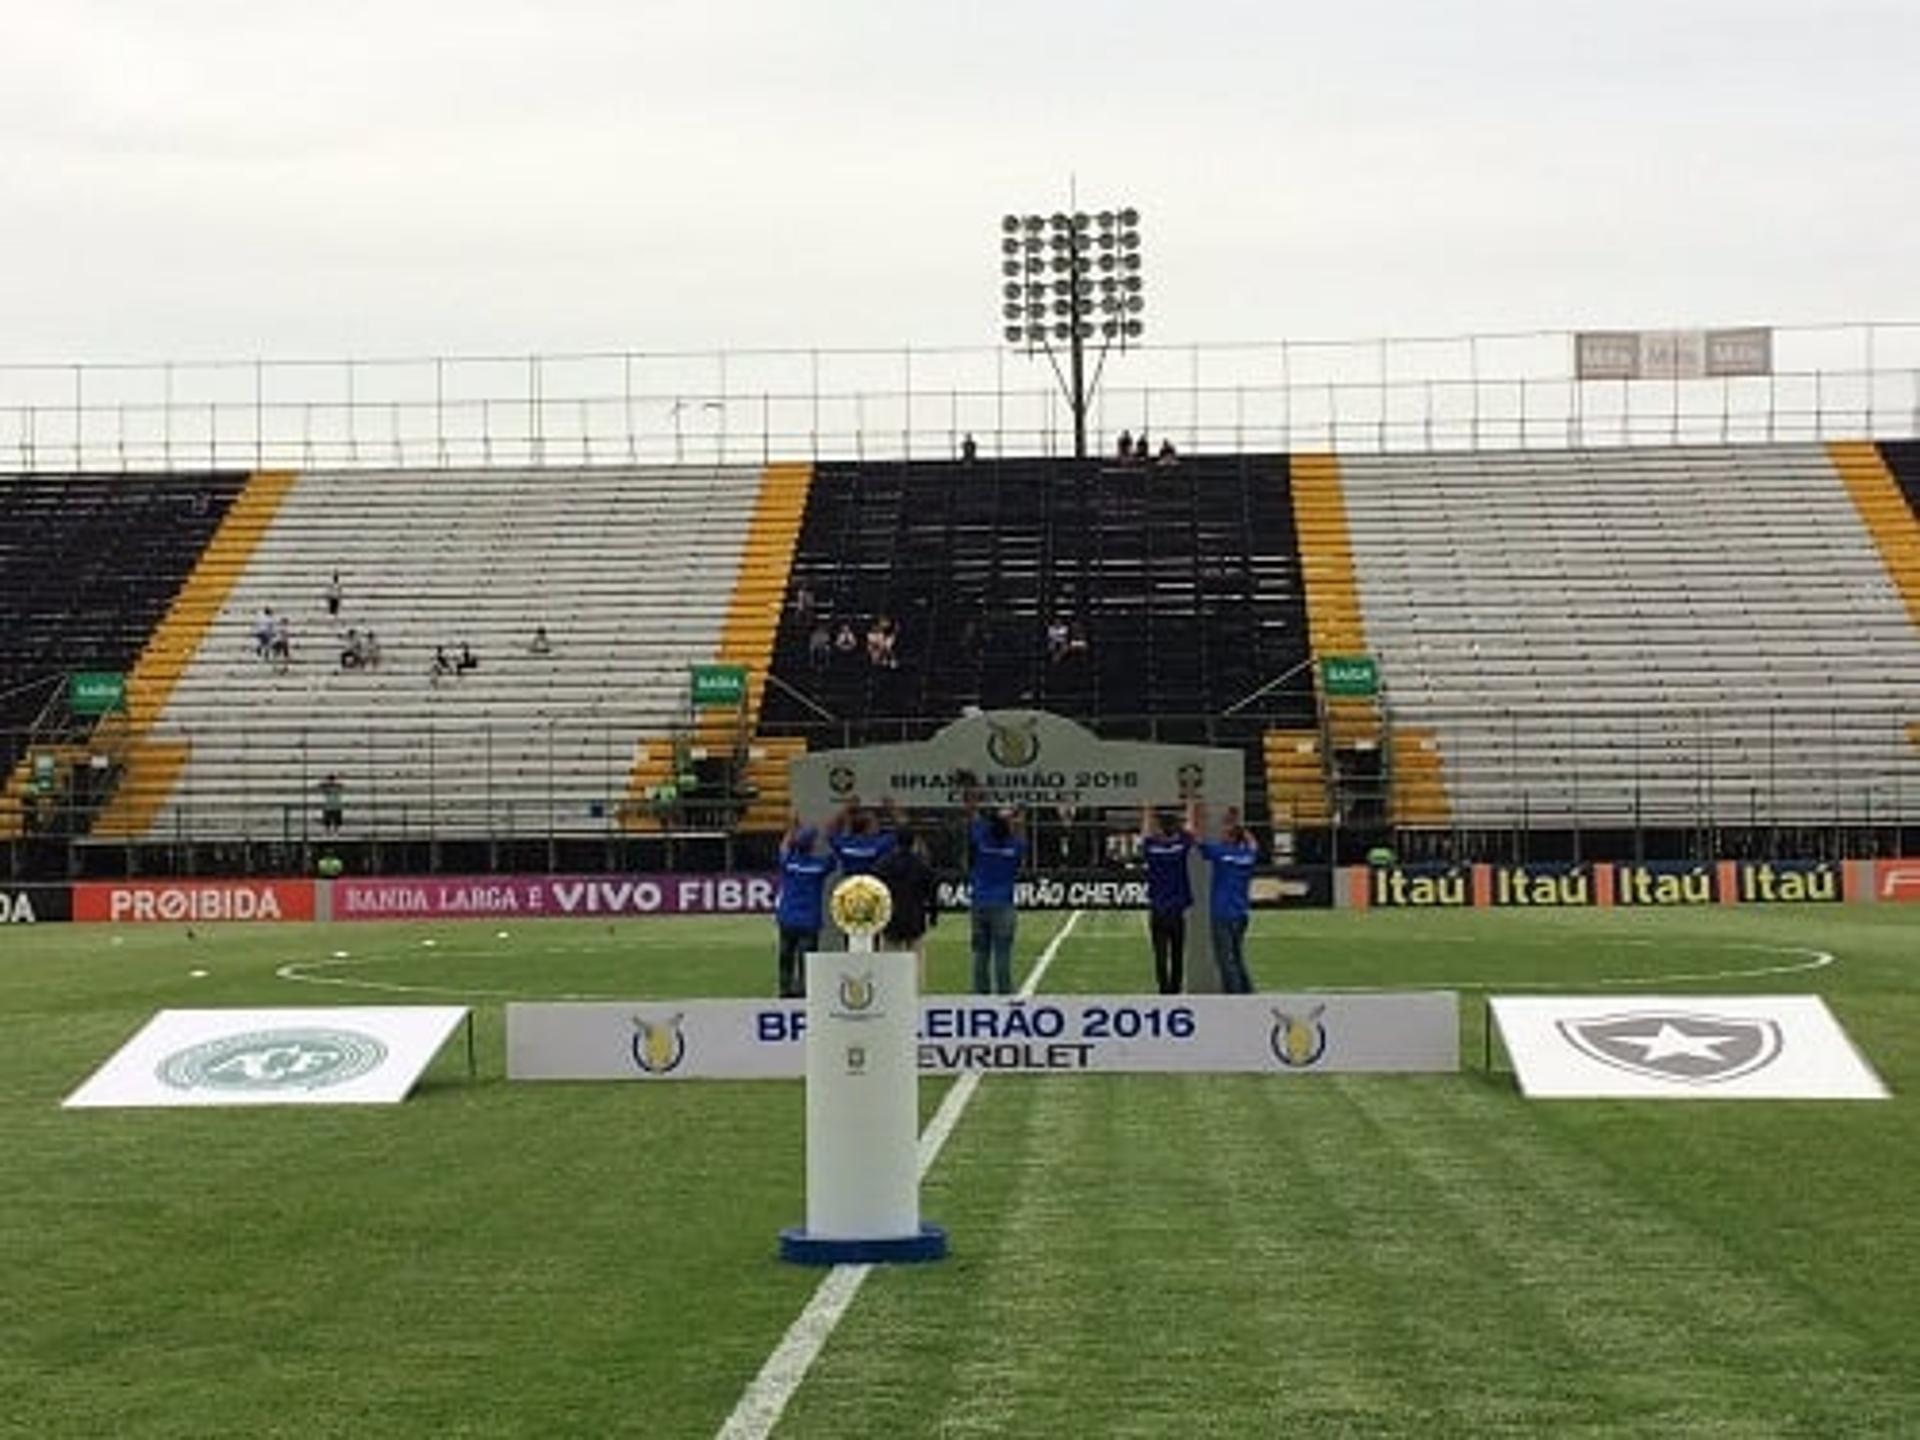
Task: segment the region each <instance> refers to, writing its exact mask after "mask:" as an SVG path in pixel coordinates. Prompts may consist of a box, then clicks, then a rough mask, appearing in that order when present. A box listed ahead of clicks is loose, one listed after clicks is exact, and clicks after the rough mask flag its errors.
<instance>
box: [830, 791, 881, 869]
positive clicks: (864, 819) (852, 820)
mask: <svg viewBox="0 0 1920 1440" xmlns="http://www.w3.org/2000/svg"><path fill="white" fill-rule="evenodd" d="M893 830H894V811H893V801H892V800H891V799H887V800H883V801H881V803H880V815H879V817H878V818H877V819H876V818H875V816H874V813H873V812H872V811H871V810H867V809H864V808H863V807H862V806H861V804H860V799H859V797H858V796H855V797H854V798H853V799H851V800H849V801H848V802H847V803H846V805H845V806H844V807H842V809H841V811H840V813H839V814H838V815H836V816H834V817H833V823H832V824H831V825H829V826H828V827H827V845H828V847H829V848H830V849H831V850H832V851H833V858H834V859H835V860H837V861H839V862H840V869H841V872H842V873H843V874H847V875H865V874H867V873H868V872H869V871H870V870H872V869H873V867H874V865H875V864H876V863H877V862H878V861H879V859H880V857H881V856H882V855H884V854H886V853H887V852H888V851H889V850H891V849H892V848H893V846H894V838H893Z"/></svg>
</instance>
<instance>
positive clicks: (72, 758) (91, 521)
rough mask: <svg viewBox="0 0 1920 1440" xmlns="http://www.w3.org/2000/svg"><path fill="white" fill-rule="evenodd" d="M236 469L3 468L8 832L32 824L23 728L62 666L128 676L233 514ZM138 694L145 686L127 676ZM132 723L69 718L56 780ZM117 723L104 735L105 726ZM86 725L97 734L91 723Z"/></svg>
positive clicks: (3, 817)
mask: <svg viewBox="0 0 1920 1440" xmlns="http://www.w3.org/2000/svg"><path fill="white" fill-rule="evenodd" d="M243 479H244V477H243V476H240V475H237V474H176V475H164V476H160V475H6V476H0V516H4V524H0V613H4V614H5V615H6V616H7V623H6V625H5V626H4V627H0V776H5V777H6V779H5V783H4V785H0V839H11V838H13V837H15V836H18V835H20V834H21V833H22V831H23V829H24V828H25V820H26V811H25V807H26V803H27V800H28V797H29V794H30V793H31V784H32V776H31V766H30V761H29V759H28V758H27V757H26V756H25V755H24V750H25V746H26V736H27V733H28V729H29V727H30V726H31V725H32V724H33V722H34V720H35V718H36V717H37V716H38V715H40V714H41V712H42V708H43V706H45V705H46V704H47V702H48V701H49V699H50V698H51V697H53V696H54V694H55V692H56V690H57V688H58V680H59V679H60V678H61V677H64V676H66V675H69V674H72V673H74V672H77V671H98V672H108V673H113V674H119V675H125V674H126V673H127V672H128V670H129V669H130V668H136V667H134V662H135V658H136V657H137V656H138V655H139V654H140V653H141V649H142V646H143V645H146V644H147V643H148V640H149V636H150V634H151V633H152V631H153V629H154V626H155V624H156V623H157V622H159V621H160V620H161V617H162V615H163V614H164V613H165V612H166V611H167V608H168V605H169V603H170V602H172V603H175V604H177V603H178V600H177V596H176V592H177V591H179V589H180V586H181V583H182V581H183V579H184V578H185V577H186V576H187V575H188V573H189V572H190V571H191V570H192V569H193V567H194V564H195V560H196V557H198V556H200V555H201V553H202V551H203V549H204V547H205V546H206V545H207V544H208V541H209V537H211V536H213V535H214V534H215V532H216V530H217V528H218V527H220V526H221V525H222V524H223V523H224V520H225V518H226V516H227V514H228V507H229V506H230V505H232V503H233V501H234V497H235V496H236V495H237V494H238V493H239V492H240V490H241V486H242V482H243ZM128 693H129V696H130V698H131V697H134V696H137V694H138V693H139V692H138V690H137V688H136V687H135V686H134V685H133V684H131V683H129V687H128ZM123 723H124V722H122V721H121V720H120V719H118V718H117V717H109V718H107V719H106V720H103V721H101V722H99V723H98V724H96V723H95V722H94V721H92V720H90V719H86V718H85V717H72V721H71V723H70V724H67V725H65V726H63V727H61V729H62V732H63V734H65V735H66V736H67V739H66V742H65V743H60V744H55V745H52V746H48V747H46V749H47V750H48V752H49V753H51V754H52V755H53V756H54V758H55V759H56V761H57V762H58V763H57V766H56V790H57V791H59V792H62V793H66V792H68V791H69V790H70V788H71V781H72V778H73V775H72V766H73V765H74V764H75V763H76V762H79V761H82V760H83V759H84V758H85V757H86V756H87V755H88V754H89V753H91V752H94V751H96V750H99V751H101V752H102V753H104V752H105V751H106V749H107V748H109V745H110V742H111V741H112V740H113V739H114V735H113V733H112V732H113V731H116V730H117V729H118V728H119V727H120V726H121V725H122V724H123ZM103 730H104V731H107V732H109V733H106V734H103V733H102V731H103ZM88 731H90V732H91V733H90V734H87V733H83V732H88Z"/></svg>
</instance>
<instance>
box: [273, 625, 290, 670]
mask: <svg viewBox="0 0 1920 1440" xmlns="http://www.w3.org/2000/svg"><path fill="white" fill-rule="evenodd" d="M273 659H274V661H275V663H276V664H278V665H279V666H281V668H283V669H284V668H285V667H286V666H288V665H291V664H292V663H293V626H292V625H291V624H289V623H288V621H287V617H286V616H284V615H276V616H274V617H273Z"/></svg>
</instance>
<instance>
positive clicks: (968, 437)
mask: <svg viewBox="0 0 1920 1440" xmlns="http://www.w3.org/2000/svg"><path fill="white" fill-rule="evenodd" d="M979 458H980V447H979V446H978V445H977V444H975V443H974V439H973V432H972V431H971V430H969V431H968V432H967V433H966V434H965V435H963V436H961V437H960V463H961V464H962V465H971V464H973V462H974V461H975V460H978V459H979Z"/></svg>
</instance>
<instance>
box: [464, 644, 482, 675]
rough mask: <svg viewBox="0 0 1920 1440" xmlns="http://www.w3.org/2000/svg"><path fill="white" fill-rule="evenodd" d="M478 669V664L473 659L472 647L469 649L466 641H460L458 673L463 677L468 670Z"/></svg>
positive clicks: (477, 661)
mask: <svg viewBox="0 0 1920 1440" xmlns="http://www.w3.org/2000/svg"><path fill="white" fill-rule="evenodd" d="M479 668H480V662H479V660H478V659H476V658H475V656H474V653H473V650H472V647H470V646H469V645H468V644H467V642H466V641H464V640H462V641H461V642H460V666H459V669H460V673H461V674H462V675H464V674H466V673H467V672H468V671H469V670H478V669H479Z"/></svg>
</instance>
